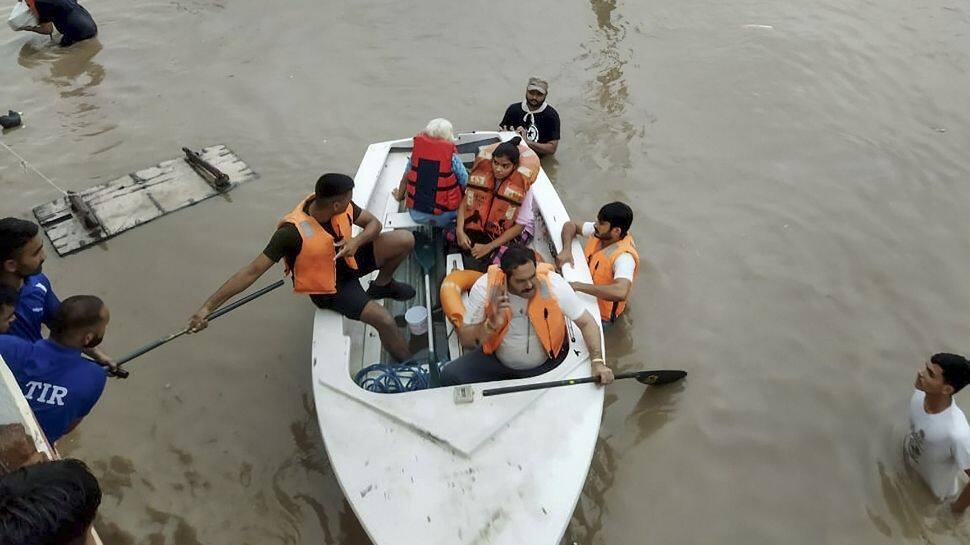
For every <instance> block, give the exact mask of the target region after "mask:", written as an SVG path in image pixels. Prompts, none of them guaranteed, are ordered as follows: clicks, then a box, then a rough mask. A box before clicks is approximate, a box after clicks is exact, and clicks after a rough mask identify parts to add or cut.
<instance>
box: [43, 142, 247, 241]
mask: <svg viewBox="0 0 970 545" xmlns="http://www.w3.org/2000/svg"><path fill="white" fill-rule="evenodd" d="M182 151H183V152H185V156H184V157H180V158H178V159H172V160H170V161H165V162H163V163H159V164H158V165H157V166H154V167H149V168H146V169H144V170H139V171H138V172H133V173H131V174H128V175H126V176H124V177H122V178H118V179H117V180H113V181H110V182H107V183H104V184H100V185H96V186H94V187H92V188H89V189H85V190H83V191H80V192H77V193H75V192H69V193H68V194H67V195H66V196H64V197H61V198H59V199H57V200H55V201H53V202H49V203H47V204H42V205H40V206H38V207H36V208H34V217H36V218H37V221H38V222H39V223H40V225H41V227H43V229H44V231H45V232H46V233H47V238H48V239H50V241H51V243H52V244H53V245H54V249H55V250H57V253H58V255H61V256H65V255H68V254H71V253H74V252H77V251H78V250H82V249H84V248H86V247H88V246H91V245H92V244H96V243H98V242H101V241H103V240H107V239H109V238H111V237H113V236H115V235H117V234H119V233H122V232H124V231H127V230H128V229H131V228H132V227H136V226H138V225H141V224H143V223H147V222H149V221H151V220H153V219H155V218H158V217H160V216H164V215H166V214H169V213H171V212H174V211H176V210H179V209H181V208H185V207H186V206H191V205H193V204H195V203H197V202H200V201H203V200H205V199H208V198H209V197H213V196H215V195H219V194H222V193H225V192H227V191H229V190H230V189H232V188H233V187H235V186H237V185H239V184H241V183H243V182H248V181H250V180H254V179H256V178H258V177H259V175H258V174H256V173H255V172H253V171H252V169H250V168H249V167H248V166H247V165H246V163H244V162H242V160H240V159H239V157H237V156H236V154H235V153H233V152H232V150H230V149H229V148H228V147H227V146H223V145H219V146H211V147H208V148H203V149H202V152H201V153H196V152H194V151H192V150H190V149H188V148H182Z"/></svg>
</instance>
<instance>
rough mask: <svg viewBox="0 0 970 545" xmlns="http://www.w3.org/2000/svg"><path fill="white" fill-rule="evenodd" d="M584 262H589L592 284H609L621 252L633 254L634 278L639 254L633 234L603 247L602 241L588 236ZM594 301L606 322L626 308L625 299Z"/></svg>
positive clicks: (638, 266)
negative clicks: (614, 265)
mask: <svg viewBox="0 0 970 545" xmlns="http://www.w3.org/2000/svg"><path fill="white" fill-rule="evenodd" d="M583 253H584V254H586V262H587V263H589V272H590V274H592V275H593V284H596V285H597V286H603V285H609V284H612V283H613V263H615V262H616V259H617V258H618V257H620V256H621V255H623V254H625V253H626V254H630V255H631V256H633V262H634V263H636V268H634V270H633V278H634V279H636V277H637V273H638V272H639V271H640V254H638V253H637V245H636V244H635V243H634V242H633V235H631V234H629V233H627V235H626V236H625V237H623V238H621V239H620V240H618V241H616V242H614V243H613V244H610V245H609V246H607V247H605V248H604V247H603V241H601V240H600V239H598V238H596V237H593V236H591V237H589V240H587V241H586V250H585V251H584V252H583ZM596 303H597V304H598V305H599V307H600V318H602V319H603V320H606V321H607V322H612V321H614V320H616V317H617V316H619V315H620V314H622V313H623V309H625V308H626V301H607V300H605V299H597V300H596Z"/></svg>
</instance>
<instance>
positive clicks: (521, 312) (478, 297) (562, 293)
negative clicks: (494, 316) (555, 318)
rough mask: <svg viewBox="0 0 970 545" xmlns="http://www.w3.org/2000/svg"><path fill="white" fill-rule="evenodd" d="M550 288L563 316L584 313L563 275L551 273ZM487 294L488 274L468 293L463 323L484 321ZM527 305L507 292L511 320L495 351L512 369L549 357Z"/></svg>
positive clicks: (533, 365)
mask: <svg viewBox="0 0 970 545" xmlns="http://www.w3.org/2000/svg"><path fill="white" fill-rule="evenodd" d="M549 287H550V288H551V289H550V291H551V292H552V296H553V297H554V298H555V299H556V302H558V303H559V308H561V309H562V312H563V314H565V315H566V318H568V319H570V320H573V321H576V320H578V319H579V317H580V316H582V315H583V313H584V312H586V307H585V306H584V305H583V302H582V300H580V298H579V296H578V295H576V292H575V291H574V290H573V288H572V286H570V285H569V282H566V279H565V278H563V277H561V276H559V275H558V274H556V273H554V272H550V273H549ZM487 297H488V275H487V274H483V275H482V277H481V278H479V279H478V280H476V281H475V284H474V285H473V286H472V289H471V290H470V291H469V292H468V304H467V305H465V323H466V324H472V325H475V324H480V323H482V322H483V321H484V320H485V303H486V302H487V301H486V299H487ZM528 305H529V300H528V299H525V298H523V297H519V296H517V295H513V294H512V293H509V306H510V307H512V321H511V322H510V323H509V329H508V331H507V332H506V333H505V338H503V339H502V344H501V345H500V346H499V347H498V349H496V350H495V356H496V357H498V359H499V361H501V362H502V363H503V364H504V365H505V366H506V367H509V368H511V369H533V368H535V367H538V366H540V365H542V364H543V363H545V362H546V360H547V359H549V354H547V353H546V350H545V348H543V347H542V342H541V341H540V340H539V336H538V335H536V332H535V329H533V327H532V322H531V321H530V320H529V314H528Z"/></svg>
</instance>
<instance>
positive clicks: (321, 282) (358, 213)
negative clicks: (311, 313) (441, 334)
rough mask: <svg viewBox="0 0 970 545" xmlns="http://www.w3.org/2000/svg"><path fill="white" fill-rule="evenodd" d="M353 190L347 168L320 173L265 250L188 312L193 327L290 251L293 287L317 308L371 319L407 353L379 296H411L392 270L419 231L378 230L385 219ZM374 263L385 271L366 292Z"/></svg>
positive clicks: (396, 351)
mask: <svg viewBox="0 0 970 545" xmlns="http://www.w3.org/2000/svg"><path fill="white" fill-rule="evenodd" d="M353 190H354V180H353V178H351V177H350V176H347V175H345V174H324V175H323V176H321V177H320V179H319V180H317V184H316V187H315V190H314V193H313V194H311V195H310V196H309V197H306V198H305V199H303V200H302V201H300V203H299V204H297V206H296V208H295V209H294V210H293V211H292V212H290V213H289V214H287V215H286V217H284V218H283V219H282V220H281V221H280V223H279V226H278V227H277V229H276V233H274V234H273V238H272V239H270V241H269V244H268V245H267V246H266V248H265V249H264V250H263V253H261V254H259V256H258V257H257V258H256V259H254V260H253V261H252V262H251V263H250V264H248V265H246V266H245V267H243V268H242V269H240V270H239V271H238V272H237V273H236V274H234V275H233V276H232V277H231V278H230V279H229V280H227V281H226V283H225V284H223V285H222V287H221V288H219V289H218V290H216V292H215V293H214V294H212V296H211V297H209V299H208V300H207V301H206V302H205V304H203V305H202V307H201V308H200V309H199V310H198V311H197V312H196V313H195V314H194V315H193V316H192V317H191V318H190V319H189V329H190V331H192V332H195V331H199V330H202V329H205V327H206V326H207V325H208V322H207V321H206V319H205V317H206V316H207V315H208V314H210V313H211V312H212V311H214V310H217V309H218V308H219V306H220V305H222V304H223V303H225V302H226V301H227V300H228V299H229V298H231V297H233V296H234V295H236V294H238V293H240V292H241V291H243V290H245V289H246V288H248V287H249V286H251V285H252V283H253V282H255V281H256V279H258V278H259V277H260V276H262V275H263V273H265V272H266V271H267V270H269V268H270V267H272V266H273V264H274V263H276V262H278V261H279V260H280V259H285V270H286V272H287V274H291V275H292V276H293V291H295V292H296V293H303V294H306V295H309V296H310V300H311V301H313V303H314V304H315V305H317V306H318V307H320V308H325V309H330V310H333V311H335V312H339V313H340V314H342V315H344V316H346V317H347V318H350V319H351V320H360V321H361V322H364V323H365V324H368V325H370V326H372V327H373V328H374V329H376V330H377V333H378V334H379V335H380V337H381V342H382V343H383V345H384V348H385V349H387V351H388V352H390V353H391V355H392V356H394V358H396V359H397V360H398V361H405V360H408V359H410V357H411V352H410V350H408V346H407V342H406V341H405V340H404V336H403V335H401V332H400V331H399V330H398V328H397V324H395V323H394V318H393V317H392V316H391V314H390V313H389V312H388V311H387V309H385V308H384V307H383V306H381V305H380V304H378V303H377V301H376V300H377V299H384V298H390V299H394V300H396V301H407V300H408V299H411V298H412V297H414V294H415V292H414V288H412V287H411V286H409V285H407V284H404V283H401V282H397V281H395V280H394V271H395V270H397V267H398V265H400V264H401V262H402V261H404V260H405V259H406V258H407V257H408V254H410V253H411V250H412V249H413V248H414V235H412V234H411V233H410V232H408V231H402V230H397V231H391V232H389V233H381V222H380V220H378V219H377V218H376V217H374V215H373V214H371V213H370V212H368V211H366V210H364V209H362V208H361V207H359V206H357V204H356V203H354V202H353V201H352V200H351V197H353ZM353 225H357V226H358V227H361V228H362V229H363V231H361V232H360V234H358V235H357V236H353V234H352V230H353ZM376 270H379V271H380V272H379V273H378V274H377V278H375V279H374V281H373V282H371V284H370V287H369V288H368V289H367V291H366V292H365V291H364V288H362V287H361V285H360V277H362V276H365V275H367V274H369V273H371V272H373V271H376Z"/></svg>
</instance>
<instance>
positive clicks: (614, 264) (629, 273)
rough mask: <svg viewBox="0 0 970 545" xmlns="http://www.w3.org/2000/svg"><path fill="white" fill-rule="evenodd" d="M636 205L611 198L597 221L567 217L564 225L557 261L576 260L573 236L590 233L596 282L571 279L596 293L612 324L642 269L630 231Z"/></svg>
mask: <svg viewBox="0 0 970 545" xmlns="http://www.w3.org/2000/svg"><path fill="white" fill-rule="evenodd" d="M632 224H633V209H631V208H630V207H629V205H627V204H625V203H622V202H619V201H617V202H611V203H609V204H606V205H604V206H603V207H602V208H600V211H599V214H597V216H596V223H593V222H586V223H583V224H582V225H580V224H579V223H576V222H573V221H567V222H566V223H565V224H564V225H563V226H562V251H561V252H559V255H558V256H556V265H558V266H559V267H560V268H562V266H563V265H565V264H566V263H569V264H570V265H571V264H572V263H573V239H574V238H576V234H577V233H580V234H582V235H583V236H584V237H588V240H587V242H586V249H585V251H584V252H583V253H584V254H585V255H586V261H587V263H589V272H590V274H591V275H592V276H593V283H592V284H587V283H584V282H570V285H572V287H573V289H574V290H576V291H578V292H581V293H587V294H589V295H592V296H593V297H596V299H597V301H596V303H597V304H598V305H599V309H600V319H601V320H603V324H604V325H606V324H612V323H613V322H615V321H616V319H617V317H619V316H620V314H621V313H622V312H623V310H624V309H625V308H626V300H627V298H629V296H630V290H631V289H632V287H633V280H634V279H635V278H636V275H637V271H638V270H639V269H640V255H639V254H638V253H637V246H636V244H635V243H634V242H633V235H631V234H630V225H632Z"/></svg>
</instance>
